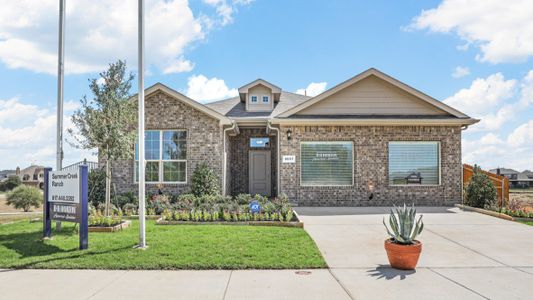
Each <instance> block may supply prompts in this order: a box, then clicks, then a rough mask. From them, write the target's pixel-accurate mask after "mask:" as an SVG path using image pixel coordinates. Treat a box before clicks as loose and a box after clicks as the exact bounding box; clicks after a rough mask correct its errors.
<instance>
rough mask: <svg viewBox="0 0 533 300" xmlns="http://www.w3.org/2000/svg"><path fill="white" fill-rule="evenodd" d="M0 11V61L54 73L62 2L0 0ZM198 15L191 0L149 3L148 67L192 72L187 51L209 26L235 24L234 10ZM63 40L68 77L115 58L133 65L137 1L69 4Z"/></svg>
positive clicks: (153, 0)
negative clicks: (59, 13) (58, 19)
mask: <svg viewBox="0 0 533 300" xmlns="http://www.w3.org/2000/svg"><path fill="white" fill-rule="evenodd" d="M226 5H227V6H228V7H230V8H232V7H234V6H235V5H242V4H234V3H231V4H226ZM0 7H2V9H1V10H0V61H2V62H3V63H4V64H5V65H6V66H7V67H9V68H24V69H28V70H32V71H35V72H42V73H49V74H55V73H56V69H57V15H58V2H57V1H56V0H41V1H31V0H20V1H12V0H0ZM198 15H199V16H198V17H195V15H194V14H193V11H192V10H191V8H190V7H189V3H188V1H187V0H148V1H147V2H146V15H145V16H146V17H145V18H146V29H145V32H146V63H147V66H149V67H150V66H155V67H156V68H157V69H159V70H161V71H162V72H164V73H175V72H188V71H190V70H192V69H193V67H194V64H193V63H192V62H190V61H189V60H187V59H186V58H185V56H184V55H185V51H186V49H187V47H188V46H190V45H191V44H193V43H195V42H198V41H201V40H204V38H205V35H206V33H207V31H208V29H209V28H207V27H212V26H215V24H216V25H219V26H223V25H225V24H228V23H229V21H224V20H232V15H233V10H231V11H227V10H225V11H224V12H220V13H217V14H216V15H215V16H210V15H206V14H203V13H199V14H198ZM218 20H220V21H218ZM206 24H211V26H206ZM65 41H66V51H65V59H66V61H65V72H66V73H71V74H75V73H87V72H95V71H101V70H102V69H104V68H105V66H106V65H107V64H108V63H110V62H112V61H115V60H117V59H126V60H127V61H128V62H129V63H130V65H133V66H135V65H136V63H137V59H136V55H137V47H136V45H137V1H134V0H128V1H115V0H93V1H82V0H72V1H67V4H66V38H65Z"/></svg>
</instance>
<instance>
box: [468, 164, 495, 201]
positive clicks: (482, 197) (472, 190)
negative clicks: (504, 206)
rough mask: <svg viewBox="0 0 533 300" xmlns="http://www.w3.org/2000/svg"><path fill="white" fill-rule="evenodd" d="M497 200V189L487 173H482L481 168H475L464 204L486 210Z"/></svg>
mask: <svg viewBox="0 0 533 300" xmlns="http://www.w3.org/2000/svg"><path fill="white" fill-rule="evenodd" d="M495 200H496V188H495V187H494V184H493V183H492V181H491V180H490V179H489V176H487V175H486V174H485V173H482V172H481V169H480V168H479V166H474V173H473V174H472V178H471V179H470V181H469V182H468V184H467V186H466V188H465V193H464V202H465V204H466V205H469V206H473V207H479V208H484V207H486V206H487V207H488V206H491V205H492V204H493V203H494V202H495Z"/></svg>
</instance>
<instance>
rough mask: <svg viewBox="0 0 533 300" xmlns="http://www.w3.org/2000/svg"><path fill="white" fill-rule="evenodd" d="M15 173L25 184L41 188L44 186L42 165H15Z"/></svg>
mask: <svg viewBox="0 0 533 300" xmlns="http://www.w3.org/2000/svg"><path fill="white" fill-rule="evenodd" d="M15 173H16V175H17V176H18V177H19V178H20V180H21V182H22V183H23V184H25V185H29V186H34V187H38V188H40V189H42V188H43V187H44V167H43V166H38V165H31V166H29V167H27V168H25V169H22V170H21V169H20V168H19V167H17V170H16V171H15Z"/></svg>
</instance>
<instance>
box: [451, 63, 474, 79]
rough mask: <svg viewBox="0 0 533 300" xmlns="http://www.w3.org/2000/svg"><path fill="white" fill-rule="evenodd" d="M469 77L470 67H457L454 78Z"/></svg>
mask: <svg viewBox="0 0 533 300" xmlns="http://www.w3.org/2000/svg"><path fill="white" fill-rule="evenodd" d="M467 75H470V69H469V68H468V67H461V66H457V67H455V69H454V70H453V73H452V77H453V78H461V77H465V76H467Z"/></svg>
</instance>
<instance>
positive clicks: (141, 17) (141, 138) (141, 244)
mask: <svg viewBox="0 0 533 300" xmlns="http://www.w3.org/2000/svg"><path fill="white" fill-rule="evenodd" d="M138 43H139V44H138V54H139V66H138V67H139V75H138V76H139V93H138V95H139V100H138V101H139V117H138V119H139V120H138V121H139V124H138V125H139V126H138V127H139V128H138V134H137V135H138V137H139V146H138V149H139V166H138V170H139V178H138V179H139V245H138V247H139V248H146V228H145V226H146V225H145V217H144V213H145V211H144V202H145V194H144V187H145V186H144V168H145V160H144V0H139V40H138Z"/></svg>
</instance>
